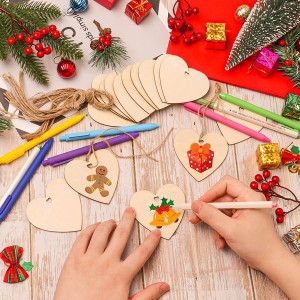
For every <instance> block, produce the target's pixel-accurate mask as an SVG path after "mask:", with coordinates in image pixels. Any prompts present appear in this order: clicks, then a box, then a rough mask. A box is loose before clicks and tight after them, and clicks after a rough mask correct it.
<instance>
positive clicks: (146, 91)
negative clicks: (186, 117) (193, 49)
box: [88, 54, 209, 126]
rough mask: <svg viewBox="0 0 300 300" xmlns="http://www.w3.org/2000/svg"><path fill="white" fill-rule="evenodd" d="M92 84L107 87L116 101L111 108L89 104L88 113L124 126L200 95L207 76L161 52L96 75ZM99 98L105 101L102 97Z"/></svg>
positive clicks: (97, 118) (105, 121)
mask: <svg viewBox="0 0 300 300" xmlns="http://www.w3.org/2000/svg"><path fill="white" fill-rule="evenodd" d="M92 88H94V89H97V90H105V91H107V92H108V93H110V94H111V95H112V96H113V97H114V101H115V102H114V106H113V107H112V108H111V109H110V110H98V109H96V108H95V107H93V106H92V105H89V106H88V111H89V114H90V116H91V117H92V118H93V119H94V120H95V121H96V122H98V123H101V124H104V125H108V126H126V125H133V124H135V123H138V122H140V121H142V120H144V119H145V118H147V117H148V116H149V115H150V114H152V113H153V112H155V111H156V110H160V109H163V108H165V107H167V106H169V105H170V104H174V103H183V102H189V101H195V100H197V99H199V98H201V97H203V96H204V95H205V94H206V93H207V92H208V90H209V80H208V78H207V77H206V76H205V75H204V74H203V73H201V72H199V71H197V70H194V69H191V68H189V67H188V66H187V64H186V62H185V61H184V60H183V59H182V58H180V57H178V56H175V55H170V54H164V55H161V56H160V57H158V58H157V59H156V60H146V61H142V62H139V63H136V64H134V65H130V66H127V67H126V68H125V69H124V70H123V71H122V72H121V73H119V74H117V73H111V74H101V75H98V76H97V77H96V78H95V79H94V80H93V82H92ZM102 101H103V103H107V99H105V98H102Z"/></svg>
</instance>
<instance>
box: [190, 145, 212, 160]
mask: <svg viewBox="0 0 300 300" xmlns="http://www.w3.org/2000/svg"><path fill="white" fill-rule="evenodd" d="M190 149H191V154H192V155H193V156H195V157H196V159H201V161H203V160H205V159H206V158H207V156H208V155H209V151H210V144H204V145H203V146H200V145H199V144H197V143H193V144H191V146H190Z"/></svg>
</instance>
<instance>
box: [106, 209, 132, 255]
mask: <svg viewBox="0 0 300 300" xmlns="http://www.w3.org/2000/svg"><path fill="white" fill-rule="evenodd" d="M134 220H135V211H134V209H133V208H132V207H128V208H126V209H125V212H124V214H123V217H122V219H121V221H120V223H119V224H118V226H117V228H116V230H115V232H114V234H113V236H112V238H111V240H110V243H109V245H108V246H107V249H106V251H107V252H109V253H110V254H113V255H114V256H117V257H119V258H120V257H121V256H122V253H123V251H124V249H125V247H126V244H127V241H128V239H129V236H130V234H131V231H132V228H133V225H134Z"/></svg>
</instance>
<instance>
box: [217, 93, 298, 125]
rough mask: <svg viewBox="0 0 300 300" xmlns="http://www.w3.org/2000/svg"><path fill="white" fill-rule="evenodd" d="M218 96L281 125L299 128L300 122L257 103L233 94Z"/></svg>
mask: <svg viewBox="0 0 300 300" xmlns="http://www.w3.org/2000/svg"><path fill="white" fill-rule="evenodd" d="M219 96H220V98H221V99H222V100H224V101H227V102H230V103H232V104H234V105H237V106H239V107H242V108H244V109H247V110H249V111H252V112H254V113H256V114H258V115H261V116H264V117H266V118H268V119H271V120H273V121H276V122H278V123H281V124H282V125H286V126H288V127H290V128H293V129H297V130H300V123H299V122H296V121H293V120H290V119H288V118H285V117H283V116H280V115H278V114H275V113H273V112H271V111H269V110H266V109H264V108H262V107H259V106H257V105H254V104H251V103H249V102H246V101H244V100H242V99H239V98H236V97H233V96H231V95H228V94H224V93H220V94H219Z"/></svg>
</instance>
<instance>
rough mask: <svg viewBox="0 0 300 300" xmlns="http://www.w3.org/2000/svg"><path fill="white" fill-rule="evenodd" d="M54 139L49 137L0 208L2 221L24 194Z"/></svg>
mask: <svg viewBox="0 0 300 300" xmlns="http://www.w3.org/2000/svg"><path fill="white" fill-rule="evenodd" d="M53 141H54V139H53V138H51V139H49V140H48V141H47V142H46V143H45V144H44V146H43V148H42V149H41V150H40V152H39V154H38V155H37V156H36V158H35V159H34V161H33V162H32V164H31V165H30V167H29V168H28V170H27V171H26V173H25V174H24V176H23V178H22V179H21V180H20V182H19V183H18V185H17V186H16V188H15V189H14V191H13V192H12V193H11V194H10V195H9V196H8V197H7V198H6V200H5V202H4V203H3V205H2V206H1V208H0V222H2V221H3V220H4V219H5V218H6V217H7V215H8V213H9V212H10V210H11V209H12V207H13V206H14V204H15V203H16V201H17V200H18V198H19V197H20V195H21V194H22V192H23V190H24V189H25V187H26V185H27V184H28V182H29V181H30V179H31V178H32V176H33V175H34V173H35V172H36V170H37V169H38V167H39V166H40V165H41V163H42V161H43V160H44V158H45V156H46V155H47V153H48V152H49V150H50V148H51V146H52V144H53Z"/></svg>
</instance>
